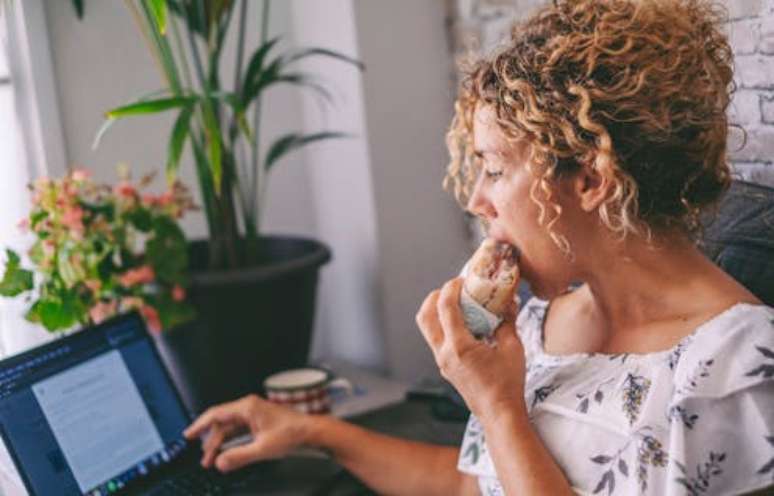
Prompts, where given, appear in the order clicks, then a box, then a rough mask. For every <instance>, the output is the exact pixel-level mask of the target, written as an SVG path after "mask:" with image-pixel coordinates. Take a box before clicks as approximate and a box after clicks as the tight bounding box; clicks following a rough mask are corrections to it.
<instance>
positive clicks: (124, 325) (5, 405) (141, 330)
mask: <svg viewBox="0 0 774 496" xmlns="http://www.w3.org/2000/svg"><path fill="white" fill-rule="evenodd" d="M191 420H192V419H191V417H190V415H189V413H188V412H187V410H186V408H185V406H184V404H183V402H182V401H181V398H180V395H179V394H178V391H177V389H176V388H175V385H174V384H173V382H172V381H171V380H170V377H169V375H168V373H167V370H166V368H165V367H164V365H163V363H162V362H161V359H160V357H159V355H158V352H157V350H156V348H155V346H154V344H153V341H152V339H151V337H150V336H149V335H148V332H147V330H146V328H145V324H144V322H143V320H142V318H141V317H140V316H139V315H138V314H137V313H130V314H126V315H122V316H119V317H115V318H113V319H111V320H109V321H106V322H104V323H102V324H100V325H97V326H93V327H90V328H87V329H84V330H82V331H80V332H77V333H74V334H72V335H70V336H67V337H64V338H61V339H57V340H55V341H54V342H51V343H47V344H45V345H43V346H40V347H38V348H35V349H33V350H30V351H27V352H25V353H22V354H20V355H16V356H13V357H10V358H8V359H5V360H2V361H0V435H1V436H2V439H3V441H4V442H5V445H6V447H7V449H8V452H9V454H10V456H11V458H12V460H13V462H14V464H15V466H16V469H17V471H18V473H19V475H20V477H21V479H22V481H23V483H24V486H25V487H26V490H27V492H28V493H29V494H30V495H33V496H51V495H62V496H69V495H95V496H96V495H100V496H101V495H108V494H110V495H113V494H116V493H118V494H143V495H144V494H152V495H156V494H159V495H160V494H197V495H200V494H227V493H228V489H229V488H230V487H232V486H233V485H234V484H236V482H237V481H238V475H236V474H235V475H231V476H226V475H221V474H219V473H217V472H215V471H211V470H210V471H206V470H204V469H203V468H201V466H200V465H199V459H200V457H201V451H200V448H199V446H198V445H199V443H198V442H197V443H189V442H188V441H186V439H185V438H184V437H183V435H182V431H183V429H185V427H186V426H188V425H189V423H190V422H191ZM239 473H240V472H237V474H239Z"/></svg>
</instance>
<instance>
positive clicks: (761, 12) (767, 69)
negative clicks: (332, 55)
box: [449, 0, 774, 186]
mask: <svg viewBox="0 0 774 496" xmlns="http://www.w3.org/2000/svg"><path fill="white" fill-rule="evenodd" d="M546 1H547V0H451V1H450V2H449V5H450V9H451V12H450V19H451V22H450V26H451V31H452V32H451V40H452V44H453V50H454V52H455V54H456V55H458V56H459V55H461V54H464V53H465V52H466V51H469V50H471V49H473V50H489V49H491V48H492V47H493V46H495V45H496V44H497V43H498V42H499V41H500V40H502V39H503V37H504V36H506V35H507V33H508V27H509V26H510V24H511V22H512V21H513V20H515V19H519V18H523V17H526V16H527V15H529V13H530V12H531V11H533V10H534V9H535V8H536V7H538V6H540V5H543V4H545V3H546ZM725 4H726V6H727V7H728V12H729V18H730V22H729V24H728V31H727V32H728V35H729V40H730V42H731V45H732V47H733V49H734V54H735V61H736V62H735V64H736V77H735V80H736V83H737V86H738V90H737V92H736V94H735V95H734V100H733V101H732V103H731V107H730V109H729V118H730V120H731V122H732V123H734V124H738V125H740V126H742V127H743V128H744V129H745V130H746V131H747V133H748V136H747V145H746V146H745V147H744V148H743V149H741V150H739V151H735V150H737V149H738V148H739V146H740V145H741V143H742V140H741V133H740V132H738V131H737V130H735V129H733V128H732V129H731V130H730V132H729V158H730V159H731V163H732V164H733V166H734V168H735V170H736V171H737V173H738V174H739V175H740V176H741V177H743V178H745V179H748V180H752V181H756V182H761V183H767V184H769V185H771V186H774V0H725Z"/></svg>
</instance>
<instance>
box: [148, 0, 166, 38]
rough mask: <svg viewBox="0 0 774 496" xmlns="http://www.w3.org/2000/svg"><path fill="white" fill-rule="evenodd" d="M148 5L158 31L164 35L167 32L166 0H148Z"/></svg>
mask: <svg viewBox="0 0 774 496" xmlns="http://www.w3.org/2000/svg"><path fill="white" fill-rule="evenodd" d="M148 4H149V5H148V6H149V7H150V10H151V12H152V13H153V18H154V20H155V21H156V26H157V27H158V28H159V33H160V34H161V35H162V36H164V35H165V34H166V32H167V2H166V0H149V1H148Z"/></svg>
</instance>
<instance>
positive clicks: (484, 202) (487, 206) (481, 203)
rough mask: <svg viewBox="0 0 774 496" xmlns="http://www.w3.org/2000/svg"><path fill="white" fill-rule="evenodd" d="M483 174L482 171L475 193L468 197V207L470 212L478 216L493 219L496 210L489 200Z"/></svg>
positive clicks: (474, 188) (474, 189)
mask: <svg viewBox="0 0 774 496" xmlns="http://www.w3.org/2000/svg"><path fill="white" fill-rule="evenodd" d="M483 175H484V174H483V173H481V174H480V176H479V178H478V179H477V180H476V185H475V186H474V187H473V193H472V194H471V195H470V198H469V199H468V205H467V209H468V212H470V213H471V214H473V215H475V216H477V217H481V218H484V219H492V218H494V217H495V216H496V211H495V209H494V206H493V205H492V202H490V201H489V198H488V197H487V194H486V191H485V188H484V187H483V184H482V183H483V181H482V177H481V176H483Z"/></svg>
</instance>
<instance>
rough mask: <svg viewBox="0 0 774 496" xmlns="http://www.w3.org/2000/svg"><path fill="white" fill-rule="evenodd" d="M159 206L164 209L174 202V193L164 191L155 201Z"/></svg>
mask: <svg viewBox="0 0 774 496" xmlns="http://www.w3.org/2000/svg"><path fill="white" fill-rule="evenodd" d="M156 201H157V202H158V204H159V205H161V206H162V207H165V206H167V205H169V204H171V203H172V202H174V201H175V193H174V192H172V191H165V192H164V193H162V194H161V195H159V197H158V198H157V199H156Z"/></svg>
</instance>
